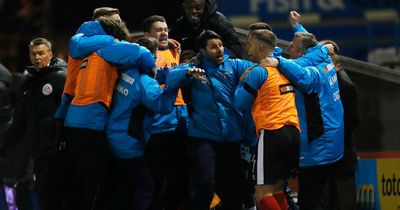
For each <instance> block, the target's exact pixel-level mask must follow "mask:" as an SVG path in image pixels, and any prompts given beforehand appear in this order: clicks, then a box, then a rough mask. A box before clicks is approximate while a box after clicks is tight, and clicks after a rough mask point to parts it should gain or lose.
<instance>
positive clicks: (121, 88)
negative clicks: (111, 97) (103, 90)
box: [117, 85, 129, 96]
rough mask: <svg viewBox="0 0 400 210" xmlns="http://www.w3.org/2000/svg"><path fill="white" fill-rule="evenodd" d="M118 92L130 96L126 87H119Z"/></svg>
mask: <svg viewBox="0 0 400 210" xmlns="http://www.w3.org/2000/svg"><path fill="white" fill-rule="evenodd" d="M117 91H118V92H119V93H121V94H122V95H124V96H127V95H128V94H129V90H128V89H127V88H125V87H122V86H121V85H117Z"/></svg>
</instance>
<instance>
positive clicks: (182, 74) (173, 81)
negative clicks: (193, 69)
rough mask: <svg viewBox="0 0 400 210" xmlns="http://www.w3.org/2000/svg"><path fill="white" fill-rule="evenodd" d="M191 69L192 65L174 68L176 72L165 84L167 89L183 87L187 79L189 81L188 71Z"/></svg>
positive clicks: (169, 76) (169, 75) (171, 74)
mask: <svg viewBox="0 0 400 210" xmlns="http://www.w3.org/2000/svg"><path fill="white" fill-rule="evenodd" d="M189 68H190V64H186V65H178V66H176V67H174V70H173V71H171V72H170V73H169V74H168V75H167V80H166V82H165V84H166V87H167V88H171V89H175V88H179V87H181V86H182V85H183V84H184V83H185V81H186V79H188V76H187V74H186V71H187V70H188V69H189Z"/></svg>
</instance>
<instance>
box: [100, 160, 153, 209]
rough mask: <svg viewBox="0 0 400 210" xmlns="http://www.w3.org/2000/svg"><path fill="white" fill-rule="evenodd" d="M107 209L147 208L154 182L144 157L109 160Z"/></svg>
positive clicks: (151, 196)
mask: <svg viewBox="0 0 400 210" xmlns="http://www.w3.org/2000/svg"><path fill="white" fill-rule="evenodd" d="M109 169H110V173H109V176H108V182H107V183H108V187H107V194H106V197H107V200H109V201H110V200H111V201H110V202H107V209H110V210H113V209H118V210H147V209H149V206H150V203H151V201H152V198H153V191H154V184H153V180H152V178H151V175H150V170H149V168H148V164H147V162H146V161H145V159H144V157H138V158H132V159H121V158H113V159H112V160H111V161H110V166H109Z"/></svg>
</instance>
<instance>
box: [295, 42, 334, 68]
mask: <svg viewBox="0 0 400 210" xmlns="http://www.w3.org/2000/svg"><path fill="white" fill-rule="evenodd" d="M329 59H330V57H329V49H328V48H327V47H326V46H323V45H322V44H318V45H316V46H314V47H312V48H310V49H308V50H307V52H306V54H304V55H303V56H301V57H299V58H296V59H293V61H294V62H295V63H297V64H298V65H300V66H303V67H306V66H318V65H319V64H320V63H322V62H329Z"/></svg>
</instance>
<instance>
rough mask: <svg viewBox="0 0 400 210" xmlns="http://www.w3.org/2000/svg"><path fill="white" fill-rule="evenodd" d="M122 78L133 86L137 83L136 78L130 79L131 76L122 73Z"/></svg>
mask: <svg viewBox="0 0 400 210" xmlns="http://www.w3.org/2000/svg"><path fill="white" fill-rule="evenodd" d="M121 77H122V80H124V81H125V82H127V83H129V84H131V85H132V84H133V83H134V82H135V79H134V78H132V77H130V76H129V75H127V74H125V73H122V75H121Z"/></svg>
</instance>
